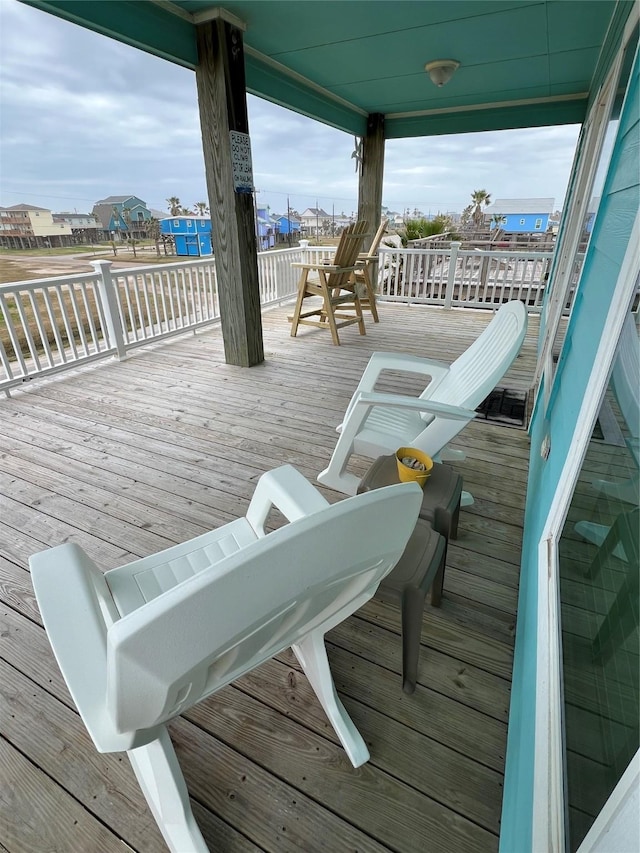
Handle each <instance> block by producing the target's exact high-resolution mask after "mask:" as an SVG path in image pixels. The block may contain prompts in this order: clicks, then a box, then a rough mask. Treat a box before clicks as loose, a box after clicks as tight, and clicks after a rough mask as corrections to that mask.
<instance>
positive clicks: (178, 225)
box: [173, 219, 180, 228]
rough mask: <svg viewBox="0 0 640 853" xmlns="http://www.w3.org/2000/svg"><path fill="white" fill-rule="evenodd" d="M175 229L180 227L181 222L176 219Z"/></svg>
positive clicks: (174, 221)
mask: <svg viewBox="0 0 640 853" xmlns="http://www.w3.org/2000/svg"><path fill="white" fill-rule="evenodd" d="M173 227H174V228H179V227H180V220H179V219H174V220H173Z"/></svg>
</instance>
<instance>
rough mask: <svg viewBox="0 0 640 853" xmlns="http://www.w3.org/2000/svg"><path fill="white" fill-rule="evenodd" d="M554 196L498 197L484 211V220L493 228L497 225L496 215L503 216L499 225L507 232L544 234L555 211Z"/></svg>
mask: <svg viewBox="0 0 640 853" xmlns="http://www.w3.org/2000/svg"><path fill="white" fill-rule="evenodd" d="M554 203H555V199H553V198H506V199H496V200H495V201H494V202H493V204H490V205H489V206H488V207H486V208H485V209H484V211H483V215H484V221H485V222H487V223H489V227H490V228H491V230H493V229H494V228H496V227H497V223H496V217H498V216H500V217H502V220H503V221H502V222H501V223H500V224H499V227H500V228H501V229H502V230H503V231H504V232H505V233H506V234H544V233H545V232H546V231H547V228H548V226H549V218H550V217H551V214H552V213H553V205H554Z"/></svg>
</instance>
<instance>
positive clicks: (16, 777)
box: [0, 736, 131, 853]
mask: <svg viewBox="0 0 640 853" xmlns="http://www.w3.org/2000/svg"><path fill="white" fill-rule="evenodd" d="M0 766H1V767H2V785H1V786H0V833H1V836H2V840H3V842H4V844H6V845H7V849H8V850H10V851H11V853H27V851H35V850H50V851H58V852H59V853H63V852H64V851H68V850H82V851H86V853H125V851H127V850H131V848H130V847H129V846H128V845H127V844H125V843H124V842H123V841H121V840H120V839H119V838H118V837H117V835H115V834H114V833H113V832H111V831H110V830H109V829H108V828H107V827H106V826H103V825H102V824H100V823H98V821H96V820H94V819H92V817H91V815H90V814H89V813H88V812H87V811H86V810H85V809H84V808H83V807H82V805H80V804H79V803H77V802H76V801H75V800H74V799H73V797H70V796H69V795H68V794H66V793H65V791H64V790H63V789H62V788H60V787H59V786H58V785H56V784H55V782H54V781H53V780H51V779H50V778H49V777H48V776H47V775H46V773H44V772H43V771H42V770H40V769H39V768H38V767H36V766H35V765H34V764H32V762H31V761H29V759H28V758H27V757H25V756H24V755H23V754H22V753H21V752H19V751H18V750H17V749H15V747H13V746H12V745H11V744H10V743H9V742H8V741H7V740H5V738H4V737H1V736H0Z"/></svg>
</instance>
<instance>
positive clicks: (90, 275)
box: [0, 272, 100, 293]
mask: <svg viewBox="0 0 640 853" xmlns="http://www.w3.org/2000/svg"><path fill="white" fill-rule="evenodd" d="M99 278H100V274H99V273H96V272H83V273H78V274H74V275H69V274H67V275H57V276H52V277H49V278H31V279H29V280H28V281H9V282H7V283H6V284H0V293H15V291H16V290H40V289H41V288H43V287H55V286H56V285H57V284H84V283H86V282H88V281H97V280H98V279H99Z"/></svg>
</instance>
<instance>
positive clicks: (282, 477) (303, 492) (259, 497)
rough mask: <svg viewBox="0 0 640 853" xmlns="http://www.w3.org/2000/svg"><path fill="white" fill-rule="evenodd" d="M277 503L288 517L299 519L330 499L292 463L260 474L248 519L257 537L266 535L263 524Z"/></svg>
mask: <svg viewBox="0 0 640 853" xmlns="http://www.w3.org/2000/svg"><path fill="white" fill-rule="evenodd" d="M274 506H275V507H277V509H279V510H280V512H281V513H282V514H283V515H284V517H285V518H286V519H288V521H296V520H298V519H300V518H304V517H305V516H307V515H311V514H312V513H314V512H318V511H319V510H321V509H325V508H326V507H328V506H329V502H328V501H327V500H326V499H325V498H323V496H322V495H321V494H320V492H319V491H318V490H317V489H316V487H315V486H312V485H311V483H310V482H309V481H308V480H307V479H306V478H305V477H303V476H302V474H301V473H300V472H299V471H298V470H296V469H295V468H294V467H293V465H281V466H280V467H279V468H275V469H274V470H273V471H267V473H266V474H263V475H262V476H261V477H260V479H259V480H258V485H257V486H256V490H255V492H254V493H253V497H252V498H251V503H250V504H249V509H248V510H247V521H248V522H249V524H250V525H251V526H252V527H253V529H254V530H255V532H256V535H257V536H258V537H262V536H266V531H265V529H264V525H265V522H266V520H267V516H268V515H269V512H270V511H271V508H272V507H274Z"/></svg>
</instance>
